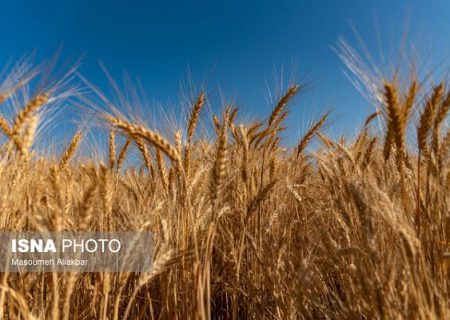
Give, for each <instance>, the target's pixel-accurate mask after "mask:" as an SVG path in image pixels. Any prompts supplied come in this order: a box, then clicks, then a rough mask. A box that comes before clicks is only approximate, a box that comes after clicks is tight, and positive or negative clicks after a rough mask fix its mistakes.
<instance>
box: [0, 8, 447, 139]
mask: <svg viewBox="0 0 450 320" xmlns="http://www.w3.org/2000/svg"><path fill="white" fill-rule="evenodd" d="M449 23H450V2H449V1H444V0H441V1H418V0H417V1H397V0H392V1H388V0H378V1H375V0H374V1H370V0H346V1H343V0H342V1H337V0H336V1H331V0H329V1H325V0H311V1H283V0H282V1H266V0H258V1H225V0H222V1H158V2H156V1H155V2H153V1H137V0H126V1H111V0H110V1H104V0H95V1H94V0H78V1H54V0H49V1H36V0H29V1H22V0H2V1H1V2H0V45H1V47H0V48H1V50H0V62H5V61H7V60H8V59H9V58H11V57H12V56H15V57H19V56H21V55H23V54H24V53H27V52H31V51H32V50H33V49H37V50H38V51H37V52H38V54H37V56H38V58H44V57H49V56H51V55H52V54H53V53H55V51H56V50H57V49H58V47H60V46H61V45H63V51H62V60H64V59H66V58H68V57H77V56H80V55H82V54H84V53H86V57H85V58H84V60H83V61H84V63H83V66H82V67H81V69H80V71H81V73H82V74H83V75H84V76H85V77H87V78H88V79H89V80H90V81H92V82H94V83H96V84H98V85H99V86H100V87H102V88H103V87H104V86H105V84H106V80H105V76H104V74H103V73H102V71H101V69H100V67H99V65H98V61H99V60H101V61H102V62H103V63H104V64H105V65H106V67H107V68H108V70H109V71H110V72H111V74H112V75H113V76H114V77H115V78H118V79H120V78H121V77H122V73H123V71H125V70H126V71H128V72H129V74H130V75H131V76H132V77H139V78H140V79H141V81H142V84H143V88H144V90H145V93H146V96H147V98H148V99H149V101H157V102H159V103H160V104H161V105H163V106H165V107H166V108H167V110H168V112H175V113H176V112H178V111H177V110H176V108H177V106H176V103H177V101H178V97H179V91H180V83H181V82H182V81H183V80H186V79H187V78H189V77H188V74H189V73H190V74H191V75H192V79H193V80H194V84H195V85H197V86H200V85H202V84H206V89H207V92H208V94H210V95H211V96H212V97H214V96H217V95H219V92H223V94H224V96H225V97H230V98H234V100H235V102H236V103H237V104H238V105H240V106H241V114H244V115H245V118H251V117H253V116H265V115H266V114H267V112H268V110H270V108H271V105H270V104H268V102H267V98H268V92H269V89H273V88H274V83H275V80H276V79H277V78H278V79H279V78H280V72H279V70H280V69H281V68H282V67H283V69H284V72H285V75H289V73H290V71H291V69H292V66H293V65H297V66H298V67H297V69H296V70H297V71H296V75H297V79H299V80H300V79H303V78H306V79H307V80H309V81H310V83H311V85H310V89H309V90H308V91H307V92H306V94H305V95H304V97H302V98H301V99H299V100H298V101H297V103H296V105H295V106H294V107H293V111H292V113H293V116H292V117H291V119H290V123H289V124H290V130H289V131H288V134H287V139H289V140H291V141H292V140H295V139H296V138H297V136H298V133H299V132H301V131H303V130H304V129H305V126H306V125H307V124H308V122H309V121H311V120H312V119H316V118H317V117H318V116H319V115H320V113H321V112H323V111H327V110H333V116H334V118H335V120H336V121H335V123H334V124H333V129H332V130H333V132H334V133H340V132H347V133H351V132H352V130H354V128H355V125H356V124H357V123H359V122H356V121H361V119H362V117H363V116H364V115H365V114H366V113H367V112H368V110H369V109H368V103H367V102H366V101H365V100H364V99H362V98H361V97H360V96H359V95H358V93H357V92H356V90H354V88H353V87H352V84H351V83H350V82H349V81H348V80H347V79H346V77H345V76H344V74H343V72H342V70H343V69H344V66H343V64H342V62H341V61H340V60H339V58H338V57H337V55H336V53H335V52H333V50H332V49H331V47H332V46H333V45H335V44H336V41H337V39H338V37H339V36H344V37H345V38H346V39H348V40H349V42H350V43H354V44H355V45H357V41H356V37H355V36H354V32H353V30H352V25H353V26H354V27H355V28H356V30H358V32H359V34H360V35H361V37H362V39H363V41H364V43H365V44H366V45H367V46H368V47H369V49H370V50H373V51H374V52H375V53H376V50H378V49H377V48H378V44H377V43H378V40H377V38H379V39H380V40H381V41H380V42H381V44H382V50H383V51H384V52H391V51H395V50H396V49H398V43H399V39H400V38H401V37H402V35H403V33H404V32H405V31H406V32H407V35H408V39H409V41H410V42H412V43H414V44H415V45H416V46H417V47H419V48H420V49H424V50H423V51H424V52H425V53H426V52H432V53H433V56H437V57H438V58H442V57H444V56H445V54H446V53H447V52H446V50H447V48H448V45H449V44H450V24H449ZM377 34H378V35H377ZM425 58H426V59H428V58H427V57H425ZM430 59H435V58H430ZM436 61H438V60H436ZM432 62H433V63H434V62H435V61H434V60H432ZM436 63H437V62H436ZM187 70H189V73H188V71H187ZM274 72H275V74H277V75H278V76H274ZM219 89H220V90H219Z"/></svg>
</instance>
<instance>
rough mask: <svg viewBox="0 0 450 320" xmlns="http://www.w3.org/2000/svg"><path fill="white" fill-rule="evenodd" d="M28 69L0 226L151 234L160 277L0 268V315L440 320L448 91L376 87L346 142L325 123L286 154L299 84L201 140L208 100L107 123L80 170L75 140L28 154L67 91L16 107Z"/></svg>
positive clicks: (9, 79) (4, 176) (2, 179)
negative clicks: (161, 127)
mask: <svg viewBox="0 0 450 320" xmlns="http://www.w3.org/2000/svg"><path fill="white" fill-rule="evenodd" d="M22 71H23V70H21V69H20V68H19V69H18V70H15V71H12V72H10V73H9V74H6V75H3V77H4V78H3V79H2V80H3V82H2V84H1V86H0V89H1V90H0V91H1V92H0V101H1V103H2V105H3V106H5V105H6V104H8V103H13V104H14V105H18V104H20V103H21V102H23V105H21V107H20V108H18V110H16V113H15V114H13V115H10V116H9V117H8V115H6V114H5V113H2V117H0V128H1V131H2V132H1V133H2V135H3V138H2V139H3V140H2V141H3V145H2V147H1V164H0V212H1V214H0V229H1V230H13V231H18V230H20V231H23V230H53V231H60V230H95V231H129V230H149V231H151V232H152V233H153V234H154V250H153V256H154V265H153V271H152V272H150V273H142V274H134V273H92V274H89V273H86V274H83V273H46V274H41V273H26V274H17V273H2V274H0V317H4V318H5V319H32V318H33V319H113V320H117V319H208V318H214V319H247V318H249V319H299V318H304V319H313V318H315V319H338V318H344V319H377V318H378V319H382V318H389V319H401V318H403V319H412V318H421V319H430V318H441V319H443V318H449V317H450V310H449V305H448V300H449V297H450V296H449V278H448V274H447V270H448V269H447V261H450V260H447V259H449V258H450V253H447V250H449V251H450V249H448V247H449V246H450V239H449V238H450V233H449V232H450V220H449V218H450V214H449V211H448V208H449V200H450V193H449V191H450V171H449V164H450V163H449V162H450V131H446V130H445V127H446V124H445V120H446V117H447V114H448V112H449V109H450V91H449V88H448V86H447V84H446V83H445V82H443V83H440V84H437V85H435V86H434V87H433V88H432V89H431V90H425V86H422V85H421V84H420V83H419V82H417V81H415V80H413V79H412V80H411V81H410V83H408V85H407V86H406V87H405V86H404V85H400V84H399V83H397V82H396V81H395V80H390V79H389V80H386V81H384V82H383V85H382V86H381V87H380V88H379V94H380V95H381V96H382V97H383V101H382V104H381V105H380V106H379V111H378V112H376V113H374V114H372V115H371V116H370V117H369V118H368V119H367V121H366V122H365V123H363V124H361V129H360V131H359V133H358V134H357V136H356V137H354V138H351V139H339V141H335V140H334V139H332V138H330V137H328V136H327V135H325V134H324V132H323V130H322V129H323V126H324V125H325V124H326V123H327V115H324V116H323V117H321V118H319V119H318V121H317V122H315V123H312V124H311V126H310V128H309V130H307V131H306V134H305V135H304V136H303V137H300V138H299V140H298V144H297V146H296V147H295V148H286V147H284V146H283V144H282V142H281V141H280V140H281V138H280V132H281V131H283V129H284V121H285V119H286V118H287V117H288V113H289V103H290V102H291V101H292V99H294V98H295V96H296V95H297V94H298V93H299V92H300V91H301V89H302V88H301V86H296V85H295V86H291V87H290V88H288V89H287V91H286V92H285V94H284V95H283V96H281V97H280V99H279V102H278V103H277V104H276V105H275V106H274V108H273V111H272V113H271V114H270V115H269V116H268V117H267V119H266V120H261V121H258V120H255V121H254V122H250V123H239V122H238V121H237V119H238V118H237V114H238V112H242V111H241V110H238V108H235V107H233V106H230V107H227V108H225V110H224V111H223V112H222V113H221V114H218V115H214V116H213V117H212V119H211V121H212V124H213V128H214V129H215V137H216V138H215V139H214V140H212V141H210V140H207V139H205V137H202V136H199V134H198V130H196V129H198V128H197V127H198V123H199V121H200V120H199V119H202V118H203V119H205V117H204V112H205V108H204V106H205V104H206V103H207V101H208V100H207V99H208V97H207V95H205V94H204V93H199V94H198V98H196V99H194V100H193V101H192V106H191V112H190V116H189V119H188V121H187V123H186V124H185V126H184V127H183V128H180V130H178V129H174V132H173V133H171V134H170V135H167V134H161V133H160V132H158V131H157V130H155V129H154V128H149V127H147V126H144V125H141V124H140V123H137V122H136V121H131V120H129V119H127V118H126V117H124V116H121V115H120V114H117V113H114V112H110V113H107V112H102V113H99V114H98V120H99V121H100V122H101V123H102V124H103V125H104V127H105V128H108V130H109V132H110V133H109V136H108V135H105V136H104V137H103V138H104V139H103V141H104V146H103V147H104V149H105V150H108V153H109V159H106V160H103V162H102V161H101V159H86V158H77V157H76V154H77V151H79V145H80V143H85V142H86V141H84V140H85V138H86V136H85V135H84V134H83V130H82V129H80V130H79V131H78V132H77V133H76V134H75V135H74V136H73V139H72V141H71V142H70V143H69V144H68V145H67V146H66V147H65V150H62V151H61V152H60V154H59V155H57V154H55V155H53V157H48V156H47V157H43V156H41V155H40V154H39V150H36V149H35V148H36V146H35V144H34V143H33V141H34V137H35V134H36V132H37V131H38V129H39V126H40V125H41V124H42V122H43V121H44V119H43V117H45V116H46V114H47V113H46V112H47V111H46V110H48V109H51V108H56V107H58V102H60V101H61V100H65V99H66V98H67V97H68V96H70V95H69V94H67V92H66V91H62V90H63V88H64V87H65V86H66V84H67V83H66V81H65V80H62V81H60V82H55V83H54V84H52V85H50V86H48V87H47V88H45V87H39V86H38V87H37V89H36V92H34V94H30V95H24V94H23V91H26V92H28V91H27V90H28V89H26V87H27V83H28V82H29V81H30V80H31V79H32V78H33V77H34V76H35V75H36V74H35V73H34V72H31V73H30V74H28V73H27V72H25V71H26V70H25V71H23V72H22ZM402 88H405V89H402ZM428 91H429V92H428ZM19 97H21V98H19ZM0 112H1V110H0ZM375 123H377V124H381V127H382V128H384V129H382V130H380V129H379V127H378V126H375V125H374V124H375ZM408 130H410V131H411V130H412V131H413V132H415V133H416V138H414V139H407V131H408ZM313 139H315V140H316V141H317V142H318V143H320V146H319V147H317V148H314V149H311V148H309V146H310V142H311V141H312V140H313ZM411 140H412V141H411ZM119 142H120V143H119ZM131 153H134V154H135V155H138V157H135V158H136V159H134V160H133V161H130V165H124V163H126V162H125V160H126V158H127V157H129V156H130V154H131ZM142 254H150V252H149V253H145V252H142Z"/></svg>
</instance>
